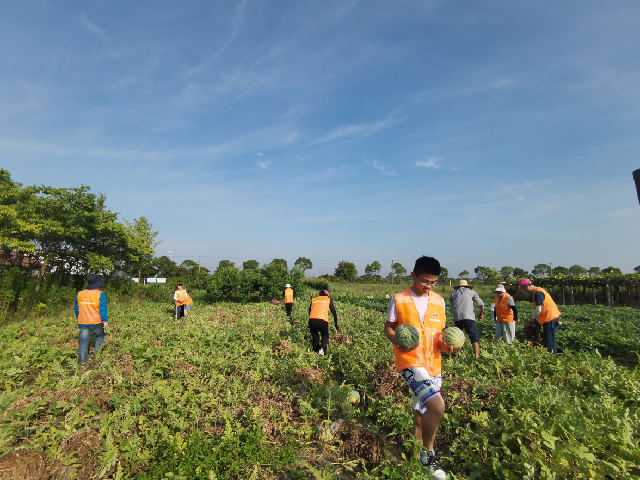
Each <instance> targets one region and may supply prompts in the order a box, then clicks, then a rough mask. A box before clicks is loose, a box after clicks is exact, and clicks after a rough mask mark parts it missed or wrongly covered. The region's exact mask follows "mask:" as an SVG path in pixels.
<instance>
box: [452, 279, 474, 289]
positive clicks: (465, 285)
mask: <svg viewBox="0 0 640 480" xmlns="http://www.w3.org/2000/svg"><path fill="white" fill-rule="evenodd" d="M460 287H465V288H473V285H469V284H468V283H467V281H466V280H460V281H459V282H458V285H454V286H453V288H455V289H456V290H457V289H458V288H460Z"/></svg>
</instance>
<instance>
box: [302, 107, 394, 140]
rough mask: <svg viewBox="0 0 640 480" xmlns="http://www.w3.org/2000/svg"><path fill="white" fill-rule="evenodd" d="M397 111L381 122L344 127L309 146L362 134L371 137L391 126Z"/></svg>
mask: <svg viewBox="0 0 640 480" xmlns="http://www.w3.org/2000/svg"><path fill="white" fill-rule="evenodd" d="M396 112H397V110H396V111H393V112H391V114H389V116H388V117H387V118H385V119H384V120H381V121H379V122H374V123H362V124H355V125H345V126H344V127H340V128H338V129H337V130H334V131H333V132H331V133H329V134H327V135H325V136H324V137H320V138H318V139H316V140H314V141H313V142H311V143H310V144H309V145H308V146H309V147H311V146H313V145H317V144H319V143H324V142H329V141H331V140H335V139H337V138H341V137H346V136H349V135H355V134H362V135H364V136H366V135H371V134H372V133H374V132H377V131H378V130H380V129H382V128H385V127H387V126H389V125H390V124H391V123H392V121H393V116H394V115H395V113H396Z"/></svg>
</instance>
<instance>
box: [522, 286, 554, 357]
mask: <svg viewBox="0 0 640 480" xmlns="http://www.w3.org/2000/svg"><path fill="white" fill-rule="evenodd" d="M520 290H524V291H525V292H529V293H531V294H532V295H533V298H532V300H533V305H534V307H535V310H534V312H533V315H532V316H531V318H530V319H529V320H528V321H527V323H528V324H535V322H538V323H539V324H540V325H542V344H543V345H544V346H545V348H546V349H547V351H548V352H550V353H553V354H554V355H555V354H556V353H558V350H557V348H556V333H557V332H558V328H559V327H560V325H562V322H561V321H560V310H558V307H557V305H556V302H554V301H553V299H552V298H551V295H549V293H548V292H547V291H546V290H545V289H544V288H540V287H536V286H535V285H533V284H532V283H531V280H529V279H527V278H523V279H522V280H520Z"/></svg>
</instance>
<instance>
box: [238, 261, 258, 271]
mask: <svg viewBox="0 0 640 480" xmlns="http://www.w3.org/2000/svg"><path fill="white" fill-rule="evenodd" d="M259 268H260V264H259V263H258V261H257V260H247V261H246V262H242V270H258V269H259Z"/></svg>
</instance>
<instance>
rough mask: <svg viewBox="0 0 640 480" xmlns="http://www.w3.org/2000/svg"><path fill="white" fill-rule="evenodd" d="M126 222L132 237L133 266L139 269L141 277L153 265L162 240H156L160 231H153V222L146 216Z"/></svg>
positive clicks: (130, 246) (130, 241)
mask: <svg viewBox="0 0 640 480" xmlns="http://www.w3.org/2000/svg"><path fill="white" fill-rule="evenodd" d="M124 224H125V226H126V229H127V233H128V234H129V237H130V238H129V249H130V251H131V252H130V255H131V258H132V260H133V261H132V266H133V268H134V269H136V270H137V271H138V278H140V277H141V276H142V275H141V274H142V270H143V269H146V268H149V267H151V266H152V263H153V255H154V254H155V253H156V250H155V248H156V247H157V246H158V245H160V243H161V242H158V241H156V237H157V236H158V232H154V231H153V224H152V223H150V222H149V220H147V218H146V217H140V218H134V219H133V222H132V223H129V222H128V221H126V220H124Z"/></svg>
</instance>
